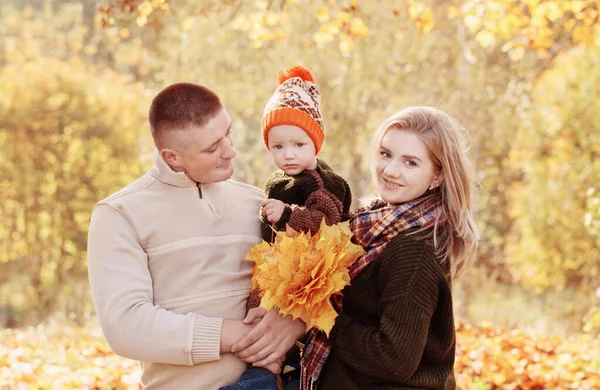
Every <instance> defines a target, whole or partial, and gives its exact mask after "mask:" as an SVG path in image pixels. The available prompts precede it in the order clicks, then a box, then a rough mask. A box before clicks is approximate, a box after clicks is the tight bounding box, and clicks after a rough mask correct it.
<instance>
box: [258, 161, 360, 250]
mask: <svg viewBox="0 0 600 390" xmlns="http://www.w3.org/2000/svg"><path fill="white" fill-rule="evenodd" d="M265 196H266V197H267V198H269V199H278V200H280V201H282V202H283V203H285V204H286V207H285V210H284V212H283V214H282V216H281V219H280V220H279V221H278V222H277V223H276V224H274V226H273V227H274V228H275V230H278V231H280V230H285V227H286V225H289V226H290V227H291V228H292V229H294V230H297V231H301V232H308V231H310V232H312V233H314V232H316V231H317V230H318V229H319V226H320V225H321V221H322V220H323V218H325V222H326V223H327V224H328V225H334V224H336V223H339V222H342V221H345V220H347V219H348V217H349V212H350V205H351V203H352V194H351V192H350V186H349V185H348V183H347V182H346V180H344V179H343V178H342V177H341V176H339V175H337V174H336V173H335V172H334V171H333V169H331V167H330V166H329V165H327V163H325V161H323V160H321V159H317V169H316V170H314V171H313V170H306V171H303V172H301V173H300V174H298V175H295V176H290V175H288V174H286V173H285V172H283V171H281V170H278V171H277V172H275V173H273V174H272V175H271V177H269V179H268V180H267V182H266V183H265ZM271 225H272V224H271V223H269V221H267V219H266V218H265V216H264V215H261V232H262V236H263V240H265V241H267V242H272V241H273V237H274V236H273V229H272V228H271Z"/></svg>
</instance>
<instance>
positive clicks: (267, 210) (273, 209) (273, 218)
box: [260, 199, 285, 223]
mask: <svg viewBox="0 0 600 390" xmlns="http://www.w3.org/2000/svg"><path fill="white" fill-rule="evenodd" d="M260 205H261V206H262V208H263V214H264V216H265V217H266V218H267V221H269V222H271V223H277V222H279V220H280V219H281V215H282V214H283V210H285V203H283V202H282V201H280V200H277V199H266V200H264V201H263V202H262V203H261V204H260Z"/></svg>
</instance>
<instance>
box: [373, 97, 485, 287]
mask: <svg viewBox="0 0 600 390" xmlns="http://www.w3.org/2000/svg"><path fill="white" fill-rule="evenodd" d="M392 129H398V130H404V131H408V132H411V133H413V134H416V135H417V136H418V137H419V138H420V139H421V141H423V143H425V145H426V146H427V149H428V150H429V156H430V158H431V161H433V163H434V164H435V165H436V166H437V168H438V169H440V170H441V171H442V172H443V180H442V183H441V184H440V186H439V188H436V189H435V191H439V194H440V195H441V201H442V210H441V212H440V214H439V215H438V217H437V218H436V220H435V223H434V225H433V241H434V247H435V248H436V252H437V253H438V255H441V256H442V258H443V261H446V259H448V260H449V261H450V269H451V272H452V278H453V279H456V278H457V277H458V276H460V275H461V274H463V273H464V272H465V271H467V270H468V269H469V268H470V267H471V266H472V265H473V262H474V261H475V255H476V251H477V242H478V240H479V234H478V232H477V227H476V226H475V221H474V219H473V213H472V203H473V201H472V195H473V192H474V180H473V170H472V167H471V163H470V161H469V159H468V158H467V155H466V152H465V151H466V148H465V147H464V145H463V143H462V139H461V138H462V137H463V135H466V134H465V133H466V131H465V129H464V127H463V126H462V125H461V124H460V123H459V122H458V121H457V120H455V119H454V118H452V117H450V116H449V115H447V114H446V113H444V112H442V111H440V110H438V109H436V108H433V107H408V108H405V109H403V110H401V111H399V112H397V113H396V114H394V115H392V116H391V117H389V118H388V119H386V120H385V121H384V122H383V123H382V124H381V126H379V128H378V129H377V131H376V133H375V135H374V137H373V141H374V142H373V156H374V158H373V161H372V165H371V174H372V176H373V179H374V181H375V182H376V178H377V175H376V171H375V165H376V161H377V158H378V156H379V148H380V147H381V141H382V140H383V137H384V136H385V134H386V133H387V132H388V131H389V130H392Z"/></svg>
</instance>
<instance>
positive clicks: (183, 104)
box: [148, 83, 223, 146]
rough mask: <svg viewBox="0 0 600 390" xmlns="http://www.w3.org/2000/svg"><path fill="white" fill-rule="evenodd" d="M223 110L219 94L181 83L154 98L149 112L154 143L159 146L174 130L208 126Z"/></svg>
mask: <svg viewBox="0 0 600 390" xmlns="http://www.w3.org/2000/svg"><path fill="white" fill-rule="evenodd" d="M222 107H223V105H222V104H221V99H219V97H218V96H217V94H216V93H214V92H213V91H211V90H210V89H208V88H206V87H203V86H201V85H197V84H191V83H177V84H173V85H170V86H168V87H166V88H165V89H163V90H162V91H160V92H159V93H158V95H156V96H155V97H154V99H152V104H150V110H149V113H148V119H149V122H150V130H151V132H152V138H154V143H155V144H156V145H157V146H158V144H159V143H161V142H160V141H161V140H162V139H164V137H165V136H166V135H167V134H168V133H170V132H172V131H176V130H183V129H185V128H188V127H190V126H198V127H202V126H204V125H206V124H207V123H208V122H209V121H210V120H211V119H212V118H214V117H215V116H216V115H217V114H218V113H219V111H221V109H222Z"/></svg>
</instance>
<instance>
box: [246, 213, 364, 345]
mask: <svg viewBox="0 0 600 390" xmlns="http://www.w3.org/2000/svg"><path fill="white" fill-rule="evenodd" d="M288 229H289V228H288ZM351 237H352V232H351V231H350V228H349V224H348V222H345V223H340V224H337V225H332V226H328V225H327V224H326V223H325V220H323V221H322V222H321V227H320V229H319V231H318V232H317V233H315V234H314V235H311V234H310V233H300V234H298V233H297V232H294V231H293V230H291V229H289V230H288V231H287V232H277V234H276V237H275V242H274V243H273V244H272V245H270V244H269V243H267V242H265V241H263V242H261V243H260V244H258V245H255V246H254V247H252V248H251V249H250V251H249V252H248V255H247V260H250V261H254V262H255V263H256V264H255V266H254V270H253V278H252V288H253V289H255V290H259V291H260V292H261V294H262V300H261V307H263V308H265V309H267V310H270V309H272V308H274V307H276V308H278V309H279V312H280V313H281V314H283V315H287V314H291V315H292V316H293V317H294V318H299V317H302V318H303V319H304V320H305V321H306V325H307V328H312V327H315V328H318V329H320V330H323V331H325V332H326V333H327V334H329V332H330V331H331V328H332V327H333V324H334V322H335V318H336V317H337V313H336V311H335V310H334V308H333V306H332V305H331V302H330V297H331V296H332V295H333V294H335V293H338V292H340V291H341V290H342V289H343V288H344V287H345V286H346V285H348V284H349V283H350V277H349V275H348V267H349V266H350V265H351V264H352V263H354V261H355V260H356V259H357V258H358V257H359V256H361V255H362V254H363V253H364V250H363V249H362V247H360V246H359V245H355V244H353V243H352V242H351V241H350V239H351Z"/></svg>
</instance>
